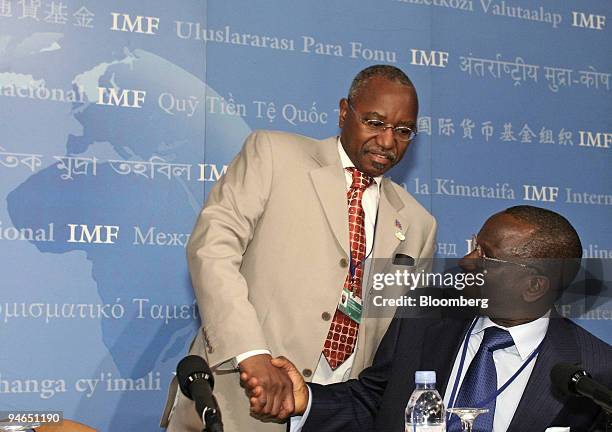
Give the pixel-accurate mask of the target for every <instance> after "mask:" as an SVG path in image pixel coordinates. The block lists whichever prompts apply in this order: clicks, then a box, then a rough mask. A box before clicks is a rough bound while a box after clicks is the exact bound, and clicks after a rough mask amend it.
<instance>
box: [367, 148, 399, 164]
mask: <svg viewBox="0 0 612 432" xmlns="http://www.w3.org/2000/svg"><path fill="white" fill-rule="evenodd" d="M365 151H366V152H368V153H372V154H376V155H380V156H384V157H386V158H387V159H389V160H390V161H391V162H394V161H395V160H396V159H397V155H396V154H395V153H393V152H392V151H389V150H383V149H381V148H375V149H365Z"/></svg>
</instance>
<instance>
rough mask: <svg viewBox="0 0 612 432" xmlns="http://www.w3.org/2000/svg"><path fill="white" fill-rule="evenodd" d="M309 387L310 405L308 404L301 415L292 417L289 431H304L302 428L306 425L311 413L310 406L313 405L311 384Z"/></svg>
mask: <svg viewBox="0 0 612 432" xmlns="http://www.w3.org/2000/svg"><path fill="white" fill-rule="evenodd" d="M307 387H308V405H306V411H304V414H302V415H301V416H295V417H291V419H290V423H289V432H302V428H303V427H304V423H306V420H308V416H309V415H310V407H311V406H312V391H311V390H310V386H307Z"/></svg>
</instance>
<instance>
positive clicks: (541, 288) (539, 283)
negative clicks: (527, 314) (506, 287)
mask: <svg viewBox="0 0 612 432" xmlns="http://www.w3.org/2000/svg"><path fill="white" fill-rule="evenodd" d="M549 291H550V280H549V279H548V278H547V277H546V276H542V275H536V276H530V277H529V281H528V287H527V289H526V290H525V291H523V300H525V302H527V303H534V302H536V301H538V300H540V299H541V298H542V297H544V296H545V295H546V294H547V293H548V292H549Z"/></svg>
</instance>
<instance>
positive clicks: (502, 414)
mask: <svg viewBox="0 0 612 432" xmlns="http://www.w3.org/2000/svg"><path fill="white" fill-rule="evenodd" d="M549 315H550V314H549V313H547V314H546V315H544V316H542V317H540V318H538V319H537V320H535V321H531V322H529V323H526V324H521V325H518V326H513V327H507V328H506V327H502V326H499V325H497V324H495V323H494V322H493V321H491V320H490V319H489V318H488V317H479V318H478V320H477V321H476V324H475V325H474V328H473V329H472V332H471V335H470V337H469V340H468V347H467V353H466V356H465V362H464V365H463V369H462V370H461V376H460V377H459V383H458V385H457V393H458V392H459V389H460V388H461V383H462V382H463V378H464V377H465V373H466V372H467V370H468V368H469V366H470V363H471V362H472V359H473V358H474V356H475V355H476V352H477V351H478V348H479V347H480V343H481V342H482V338H483V336H484V331H485V329H486V328H488V327H499V328H501V329H504V330H507V331H508V332H510V335H511V336H512V339H513V340H514V345H513V346H511V347H508V348H505V349H500V350H497V351H494V352H493V361H494V362H495V369H496V371H497V388H500V387H501V386H502V385H504V384H505V382H506V381H508V379H510V377H512V375H514V373H515V372H516V371H517V370H519V368H520V367H521V366H522V365H523V362H525V361H526V360H527V358H528V357H529V356H530V355H531V353H533V351H534V350H535V349H536V348H537V347H538V346H539V345H540V343H541V342H542V340H543V339H544V336H546V330H547V329H548V321H549ZM464 344H465V342H464V343H462V344H461V347H460V348H459V352H458V353H457V357H456V358H455V363H454V365H453V369H452V370H451V374H450V377H449V379H448V383H447V385H446V392H445V394H444V406H446V407H448V408H452V407H453V403H454V401H450V398H451V392H452V391H453V385H454V383H455V380H456V377H457V372H458V369H459V363H460V361H461V353H462V351H463V346H464ZM536 358H537V355H536ZM535 362H536V359H535V358H534V359H533V360H532V361H531V362H530V363H529V364H528V365H527V366H526V367H525V369H523V371H522V372H521V373H520V374H519V375H518V376H517V377H516V379H515V380H514V381H512V383H511V384H510V385H509V386H508V387H507V388H506V389H505V390H504V391H503V392H502V393H501V394H500V395H499V396H497V400H496V402H495V416H494V417H493V431H492V432H505V431H506V430H507V429H508V426H510V421H511V420H512V417H514V413H515V412H516V408H517V407H518V404H519V402H520V401H521V398H522V396H523V392H524V391H525V387H526V386H527V381H529V377H530V376H531V372H532V371H533V367H534V366H535ZM455 399H457V395H455ZM468 408H471V407H468Z"/></svg>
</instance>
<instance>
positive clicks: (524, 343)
mask: <svg viewBox="0 0 612 432" xmlns="http://www.w3.org/2000/svg"><path fill="white" fill-rule="evenodd" d="M549 321H550V311H548V312H546V314H544V315H543V316H541V317H540V318H538V319H536V320H534V321H531V322H528V323H525V324H521V325H517V326H512V327H502V326H500V325H497V324H495V323H494V322H493V321H491V319H490V318H489V317H487V316H481V317H479V318H478V320H477V321H476V325H475V326H474V329H473V330H472V334H478V333H481V332H484V331H485V329H487V328H488V327H499V328H500V329H503V330H507V331H508V332H510V336H512V340H514V345H515V346H516V349H517V351H518V353H519V355H520V356H521V359H523V360H526V359H527V357H529V356H530V355H531V353H532V352H533V351H534V350H535V349H536V348H537V347H538V346H539V345H540V343H541V342H542V341H543V340H544V336H546V331H547V330H548V322H549Z"/></svg>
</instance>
